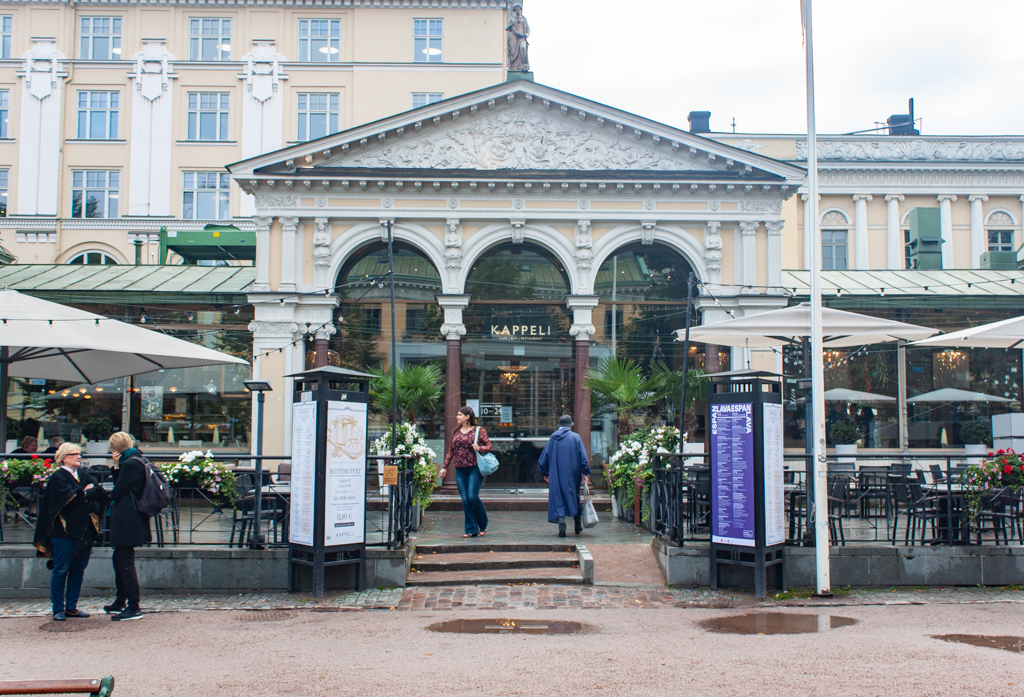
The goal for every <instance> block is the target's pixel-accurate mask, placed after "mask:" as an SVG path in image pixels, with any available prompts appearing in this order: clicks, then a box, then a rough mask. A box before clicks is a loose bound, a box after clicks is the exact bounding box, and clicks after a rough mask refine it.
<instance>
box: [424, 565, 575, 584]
mask: <svg viewBox="0 0 1024 697" xmlns="http://www.w3.org/2000/svg"><path fill="white" fill-rule="evenodd" d="M506 583H512V584H514V583H555V584H574V585H582V584H583V583H584V580H583V573H582V572H581V571H580V570H579V569H577V568H544V569H477V570H473V571H426V572H423V573H411V574H409V578H408V579H407V580H406V585H408V586H467V585H486V584H506Z"/></svg>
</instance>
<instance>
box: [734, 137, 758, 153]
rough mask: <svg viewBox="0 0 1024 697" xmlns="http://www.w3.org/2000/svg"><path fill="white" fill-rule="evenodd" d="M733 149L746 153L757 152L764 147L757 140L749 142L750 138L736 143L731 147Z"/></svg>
mask: <svg viewBox="0 0 1024 697" xmlns="http://www.w3.org/2000/svg"><path fill="white" fill-rule="evenodd" d="M733 147H734V148H739V149H740V150H746V151H747V152H757V151H758V150H761V149H763V148H764V145H763V144H762V143H761V141H759V140H751V139H750V138H744V139H743V140H741V141H740V142H738V143H735V144H734V145H733Z"/></svg>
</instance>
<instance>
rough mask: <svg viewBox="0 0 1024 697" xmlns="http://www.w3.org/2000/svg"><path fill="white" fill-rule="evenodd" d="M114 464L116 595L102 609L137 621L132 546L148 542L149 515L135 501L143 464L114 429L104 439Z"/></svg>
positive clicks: (131, 445)
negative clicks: (108, 436)
mask: <svg viewBox="0 0 1024 697" xmlns="http://www.w3.org/2000/svg"><path fill="white" fill-rule="evenodd" d="M107 442H108V444H109V445H110V453H111V455H112V456H113V458H114V463H115V464H117V465H118V468H117V470H116V474H115V478H114V490H113V491H112V492H110V498H111V499H112V500H113V505H112V506H111V509H110V545H111V546H112V547H113V548H114V555H113V562H114V583H115V584H116V587H117V597H115V598H114V602H113V603H111V604H110V605H104V606H103V611H104V612H106V613H107V614H110V615H114V616H113V617H112V618H111V619H112V620H114V621H120V620H137V619H141V618H142V611H141V610H140V609H139V577H138V574H137V573H136V571H135V548H136V547H141V546H142V545H144V544H147V543H148V542H150V541H151V540H152V539H153V538H152V535H151V534H150V530H149V516H147V515H145V514H143V513H140V512H139V509H138V506H137V505H136V503H137V502H138V500H139V499H140V498H142V492H143V490H144V489H145V488H146V476H147V472H146V463H145V462H144V461H143V459H142V452H141V451H140V450H139V449H138V448H136V447H135V444H134V441H133V440H132V437H131V436H130V435H128V434H127V433H125V432H124V431H118V432H117V433H115V434H114V435H112V436H111V437H110V439H109V440H108V441H107Z"/></svg>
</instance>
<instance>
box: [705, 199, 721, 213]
mask: <svg viewBox="0 0 1024 697" xmlns="http://www.w3.org/2000/svg"><path fill="white" fill-rule="evenodd" d="M721 208H722V204H721V203H719V202H718V201H708V210H709V211H715V212H717V211H719V210H720V209H721Z"/></svg>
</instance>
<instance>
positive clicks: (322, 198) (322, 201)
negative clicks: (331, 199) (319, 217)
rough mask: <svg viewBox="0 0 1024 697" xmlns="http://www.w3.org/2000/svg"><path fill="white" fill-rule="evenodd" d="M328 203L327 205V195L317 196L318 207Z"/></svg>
mask: <svg viewBox="0 0 1024 697" xmlns="http://www.w3.org/2000/svg"><path fill="white" fill-rule="evenodd" d="M326 205H327V197H326V196H317V197H316V207H317V208H323V207H324V206H326Z"/></svg>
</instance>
